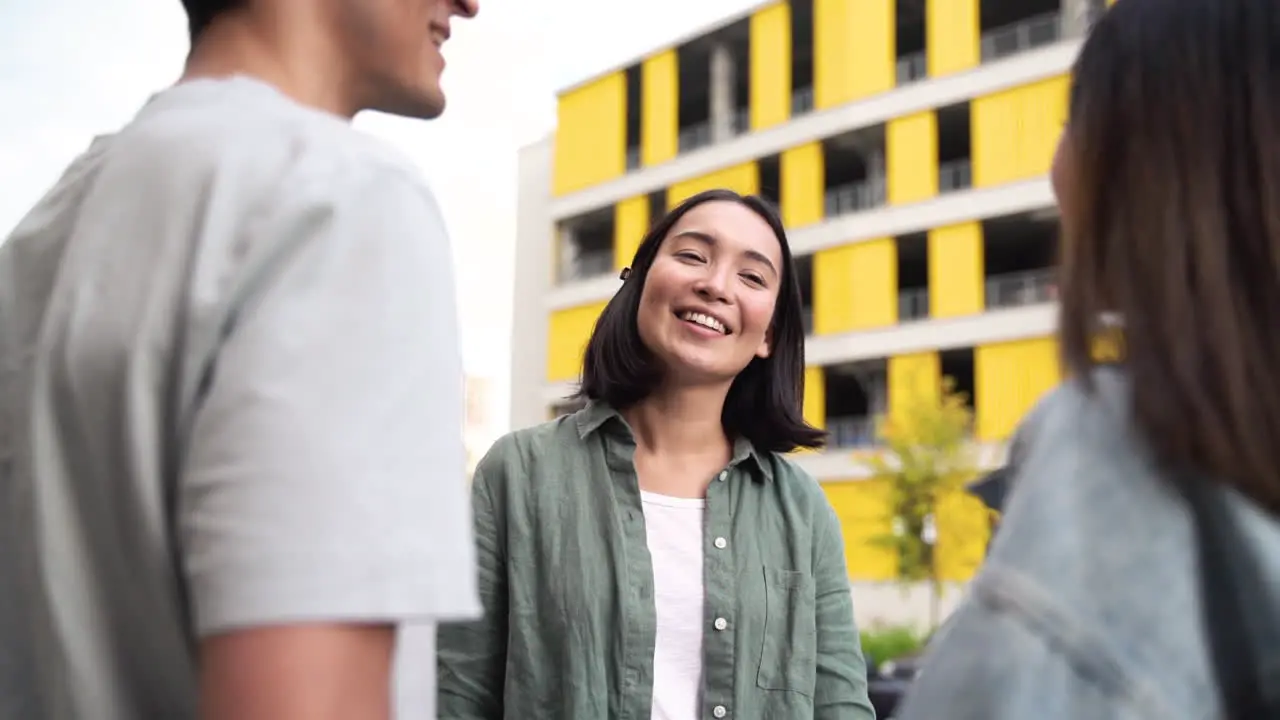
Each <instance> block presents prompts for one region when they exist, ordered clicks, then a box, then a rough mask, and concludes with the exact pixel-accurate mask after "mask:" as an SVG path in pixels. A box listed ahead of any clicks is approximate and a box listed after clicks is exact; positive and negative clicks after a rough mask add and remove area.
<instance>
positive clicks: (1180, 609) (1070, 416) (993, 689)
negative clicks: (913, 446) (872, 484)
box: [899, 370, 1280, 720]
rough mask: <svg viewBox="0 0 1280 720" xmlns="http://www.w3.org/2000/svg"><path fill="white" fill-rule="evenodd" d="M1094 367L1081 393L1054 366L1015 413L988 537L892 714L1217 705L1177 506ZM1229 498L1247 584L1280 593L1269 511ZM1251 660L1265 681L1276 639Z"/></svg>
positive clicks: (1057, 718) (910, 719) (1278, 665)
mask: <svg viewBox="0 0 1280 720" xmlns="http://www.w3.org/2000/svg"><path fill="white" fill-rule="evenodd" d="M1096 383H1097V391H1096V392H1095V393H1092V394H1086V393H1085V392H1084V390H1083V388H1082V387H1081V386H1080V385H1079V384H1078V383H1074V382H1068V383H1067V384H1065V385H1064V386H1062V387H1061V388H1059V389H1058V390H1056V391H1054V392H1053V393H1051V394H1050V395H1049V396H1048V397H1047V398H1046V399H1045V400H1043V401H1042V402H1041V403H1040V404H1039V405H1038V406H1037V408H1036V409H1035V410H1034V411H1033V412H1032V413H1031V414H1030V415H1029V416H1028V418H1027V419H1026V420H1025V421H1024V423H1023V425H1022V427H1021V428H1020V429H1019V431H1018V433H1017V435H1016V437H1015V440H1014V442H1015V444H1016V445H1019V446H1021V447H1020V448H1019V450H1020V452H1019V453H1018V454H1019V455H1020V457H1021V461H1020V462H1019V464H1018V466H1017V467H1014V468H1012V469H1011V470H1012V474H1013V477H1014V489H1013V492H1012V495H1011V497H1010V501H1009V506H1008V507H1007V510H1006V513H1005V516H1004V518H1003V522H1002V524H1001V527H1000V530H999V532H998V534H997V536H996V538H995V540H994V542H993V546H992V549H991V553H990V555H989V556H988V559H987V561H986V564H985V565H984V567H983V569H982V570H981V572H980V573H979V574H978V576H977V577H976V578H975V579H974V581H973V583H972V584H971V587H970V592H969V594H968V597H967V598H966V599H965V601H964V602H962V604H961V606H960V608H959V609H958V610H957V611H956V614H955V615H954V616H953V617H952V618H951V619H950V621H949V622H948V623H947V624H946V626H945V627H944V629H943V630H942V631H940V633H939V635H938V637H937V639H936V641H935V643H934V644H933V645H932V646H931V649H930V653H929V657H928V658H927V659H926V662H925V665H924V668H923V670H922V672H921V674H920V677H919V679H918V680H917V682H916V684H915V686H914V687H913V688H912V691H911V693H910V694H909V696H908V698H907V699H906V701H905V703H904V706H903V708H902V712H901V713H899V719H900V720H944V719H945V720H1014V719H1015V718H1016V719H1017V720H1031V719H1034V720H1103V719H1108V718H1114V719H1115V720H1122V719H1123V720H1139V719H1141V720H1171V719H1175V718H1187V719H1188V720H1209V719H1210V718H1217V717H1220V716H1221V713H1222V708H1221V706H1220V701H1219V693H1218V690H1217V686H1216V684H1215V682H1214V680H1213V679H1212V678H1213V669H1212V664H1211V660H1210V656H1209V650H1208V647H1207V645H1206V640H1205V637H1206V632H1207V629H1206V628H1205V627H1204V623H1203V622H1202V620H1201V608H1200V586H1199V575H1198V567H1197V565H1198V563H1197V560H1196V535H1195V527H1194V524H1193V521H1192V518H1191V515H1190V513H1189V510H1188V508H1187V506H1186V505H1185V504H1184V502H1183V500H1182V499H1181V496H1180V495H1179V494H1178V493H1177V491H1176V490H1175V489H1174V488H1173V487H1172V486H1171V485H1170V484H1169V483H1167V482H1166V481H1165V480H1164V479H1163V478H1162V477H1161V475H1160V474H1159V473H1158V472H1157V470H1156V468H1155V466H1154V463H1153V460H1152V458H1151V456H1150V454H1149V453H1148V452H1147V451H1146V450H1145V449H1144V444H1143V443H1142V442H1141V441H1140V440H1139V439H1138V438H1137V437H1135V434H1134V432H1133V431H1132V430H1131V423H1130V417H1129V410H1128V408H1129V402H1128V388H1127V384H1126V382H1125V380H1124V377H1123V375H1121V374H1120V373H1119V372H1118V371H1116V370H1104V371H1099V372H1098V373H1097V375H1096ZM1229 499H1230V502H1231V505H1232V510H1233V512H1234V514H1235V515H1236V520H1237V522H1239V523H1240V525H1241V528H1242V531H1243V534H1244V535H1245V536H1246V537H1247V538H1248V541H1249V542H1250V543H1251V544H1252V545H1253V552H1255V553H1256V555H1257V558H1258V560H1259V565H1260V566H1261V567H1262V568H1263V570H1264V577H1263V578H1262V579H1261V587H1262V588H1264V589H1266V590H1269V591H1270V592H1271V597H1280V595H1276V594H1275V593H1276V592H1280V526H1277V524H1276V523H1275V522H1274V521H1273V520H1271V519H1269V518H1268V517H1267V516H1264V515H1263V514H1262V512H1261V511H1260V510H1258V509H1257V508H1256V507H1255V506H1253V505H1252V504H1250V503H1249V502H1248V501H1246V500H1244V499H1243V498H1241V497H1240V496H1239V495H1236V494H1234V493H1232V494H1231V495H1230V498H1229ZM1259 601H1260V602H1265V601H1262V600H1261V599H1260V600H1259ZM1276 607H1277V610H1276V617H1277V619H1278V620H1280V606H1276ZM1264 663H1266V665H1265V668H1264V671H1265V672H1269V673H1270V678H1271V680H1272V681H1271V682H1270V683H1269V686H1270V687H1271V688H1276V689H1280V675H1278V674H1276V673H1275V672H1274V671H1280V645H1275V644H1273V645H1271V646H1270V648H1269V649H1268V650H1266V651H1265V654H1264Z"/></svg>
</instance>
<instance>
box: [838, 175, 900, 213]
mask: <svg viewBox="0 0 1280 720" xmlns="http://www.w3.org/2000/svg"><path fill="white" fill-rule="evenodd" d="M884 200H885V180H884V178H883V177H873V178H868V179H866V180H860V181H858V182H852V183H847V184H844V185H837V186H836V187H833V188H830V189H828V190H827V192H826V196H825V198H824V200H823V206H824V210H825V211H826V216H827V217H835V216H837V215H845V214H847V213H854V212H859V211H862V210H870V209H871V208H876V207H880V206H881V205H884Z"/></svg>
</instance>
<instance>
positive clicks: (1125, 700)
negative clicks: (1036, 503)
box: [973, 565, 1176, 720]
mask: <svg viewBox="0 0 1280 720" xmlns="http://www.w3.org/2000/svg"><path fill="white" fill-rule="evenodd" d="M973 593H974V599H975V600H976V601H977V602H980V603H981V604H983V605H984V606H986V607H987V608H988V609H989V610H990V611H991V612H994V613H996V614H998V615H1005V616H1006V617H1010V618H1011V619H1013V620H1014V621H1015V622H1017V623H1018V624H1019V625H1021V626H1022V627H1023V628H1024V629H1025V630H1026V631H1027V632H1028V633H1030V634H1031V635H1033V636H1035V637H1037V638H1040V640H1041V641H1042V642H1045V643H1046V644H1047V645H1048V647H1049V651H1050V652H1051V653H1054V654H1057V655H1059V656H1060V657H1062V658H1063V660H1064V661H1065V662H1066V664H1067V665H1068V666H1070V667H1071V668H1073V669H1074V671H1075V676H1076V677H1077V678H1078V679H1079V680H1080V681H1081V682H1084V683H1088V684H1089V685H1091V686H1093V687H1095V688H1096V689H1097V690H1099V692H1101V693H1103V694H1104V695H1106V696H1107V697H1110V698H1112V699H1113V700H1115V701H1117V702H1119V703H1121V704H1122V705H1123V706H1124V707H1127V708H1129V709H1130V710H1131V711H1132V712H1133V714H1134V716H1136V717H1141V718H1152V719H1153V720H1154V719H1155V718H1160V720H1164V719H1165V718H1170V717H1176V713H1175V712H1174V709H1173V708H1171V707H1169V706H1168V705H1167V703H1166V702H1165V701H1164V694H1163V693H1162V692H1161V691H1160V688H1159V686H1158V684H1157V683H1155V682H1153V681H1152V680H1151V679H1150V678H1149V677H1147V676H1146V674H1145V673H1143V672H1141V671H1140V669H1139V668H1135V667H1133V666H1132V665H1131V664H1129V663H1126V662H1125V661H1124V660H1123V659H1122V658H1120V657H1119V656H1118V655H1117V654H1116V653H1115V652H1114V651H1113V650H1112V649H1111V646H1110V644H1109V643H1108V642H1107V641H1106V639H1105V638H1104V637H1103V636H1102V635H1100V634H1099V633H1097V632H1096V631H1094V630H1093V629H1092V628H1090V627H1089V626H1088V625H1087V624H1086V623H1083V622H1081V621H1080V620H1079V619H1078V618H1077V616H1075V615H1074V614H1073V613H1071V612H1070V611H1069V609H1067V608H1066V607H1064V606H1062V605H1061V604H1060V603H1058V602H1056V601H1054V599H1053V598H1052V597H1050V595H1049V594H1048V593H1047V592H1046V589H1045V588H1044V586H1042V585H1041V584H1040V583H1038V582H1036V581H1035V580H1034V579H1033V578H1031V577H1029V576H1028V575H1026V574H1024V573H1022V572H1020V571H1018V570H1017V569H1014V568H1010V567H1008V566H1001V565H993V566H990V567H987V568H984V569H983V572H982V575H981V577H980V578H979V579H978V580H977V581H975V582H974V584H973Z"/></svg>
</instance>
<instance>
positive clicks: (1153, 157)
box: [1059, 0, 1280, 512]
mask: <svg viewBox="0 0 1280 720" xmlns="http://www.w3.org/2000/svg"><path fill="white" fill-rule="evenodd" d="M1066 132H1067V134H1068V142H1067V144H1066V145H1065V146H1064V148H1065V149H1066V150H1067V151H1069V153H1070V155H1069V157H1068V158H1067V160H1066V161H1068V162H1069V164H1070V166H1071V167H1072V168H1073V169H1074V170H1075V172H1074V173H1067V174H1065V175H1064V179H1069V180H1070V182H1071V183H1072V186H1071V187H1069V188H1065V189H1064V192H1063V201H1064V202H1063V218H1062V221H1063V233H1064V235H1063V241H1062V242H1061V243H1060V246H1061V252H1062V268H1061V274H1062V278H1061V291H1060V296H1061V301H1062V302H1061V316H1060V325H1059V328H1060V333H1061V340H1062V352H1063V360H1064V365H1065V367H1066V368H1067V369H1068V370H1069V371H1070V373H1071V374H1072V375H1074V376H1076V377H1077V378H1080V379H1081V381H1082V382H1083V383H1084V386H1085V387H1086V389H1089V390H1092V389H1093V388H1094V387H1095V386H1094V384H1093V383H1092V382H1091V381H1090V374H1091V372H1092V370H1093V369H1094V367H1095V365H1096V364H1097V361H1095V359H1094V357H1093V355H1092V354H1091V350H1092V344H1093V342H1094V340H1095V338H1096V337H1098V333H1099V332H1101V331H1103V330H1104V329H1105V323H1104V322H1102V321H1101V320H1100V318H1102V317H1103V316H1105V315H1107V314H1110V313H1114V314H1115V315H1116V316H1118V317H1119V318H1120V323H1121V330H1120V332H1121V333H1122V336H1123V352H1124V358H1123V362H1124V365H1125V366H1126V368H1127V374H1128V376H1129V382H1130V383H1131V393H1132V396H1131V399H1130V402H1131V405H1132V408H1133V417H1134V424H1135V427H1136V429H1137V431H1138V434H1139V436H1140V437H1142V438H1143V439H1144V441H1145V442H1146V443H1147V444H1149V445H1150V448H1151V450H1152V451H1153V453H1154V455H1155V457H1156V458H1157V459H1158V460H1159V461H1160V463H1161V464H1162V465H1163V466H1164V467H1165V468H1166V469H1167V470H1173V471H1181V472H1199V473H1203V474H1204V475H1207V476H1210V477H1212V478H1214V479H1216V480H1217V481H1219V482H1222V483H1225V484H1228V485H1231V486H1233V487H1235V488H1237V489H1238V490H1240V491H1241V492H1243V493H1244V494H1245V495H1247V496H1249V497H1250V498H1252V499H1253V500H1254V501H1256V502H1257V503H1259V504H1260V505H1262V506H1264V507H1266V508H1268V509H1270V510H1271V511H1272V512H1280V3H1277V2H1274V1H1268V0H1121V1H1120V2H1117V3H1116V4H1115V5H1114V6H1113V7H1112V8H1111V9H1110V10H1108V11H1107V13H1106V14H1105V15H1103V17H1102V18H1101V19H1100V20H1099V21H1098V23H1097V24H1096V25H1095V26H1094V27H1093V30H1092V33H1091V34H1090V36H1089V37H1088V39H1087V40H1086V41H1085V43H1084V46H1083V48H1082V49H1081V52H1080V56H1079V58H1078V59H1077V61H1076V66H1075V70H1074V82H1073V86H1072V91H1071V102H1070V112H1069V119H1068V123H1067V130H1066Z"/></svg>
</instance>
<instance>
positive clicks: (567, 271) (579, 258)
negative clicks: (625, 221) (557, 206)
mask: <svg viewBox="0 0 1280 720" xmlns="http://www.w3.org/2000/svg"><path fill="white" fill-rule="evenodd" d="M613 226H614V219H613V207H612V206H610V207H609V208H606V209H603V210H597V211H595V212H593V213H590V214H588V215H584V216H582V217H579V218H575V219H573V220H571V221H569V222H566V223H565V224H564V225H563V226H562V227H561V230H560V253H559V255H560V257H559V268H558V272H557V275H556V280H557V282H560V283H566V282H573V281H575V280H585V279H587V278H591V277H596V276H599V275H604V274H607V273H610V272H612V271H613V231H614V227H613Z"/></svg>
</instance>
